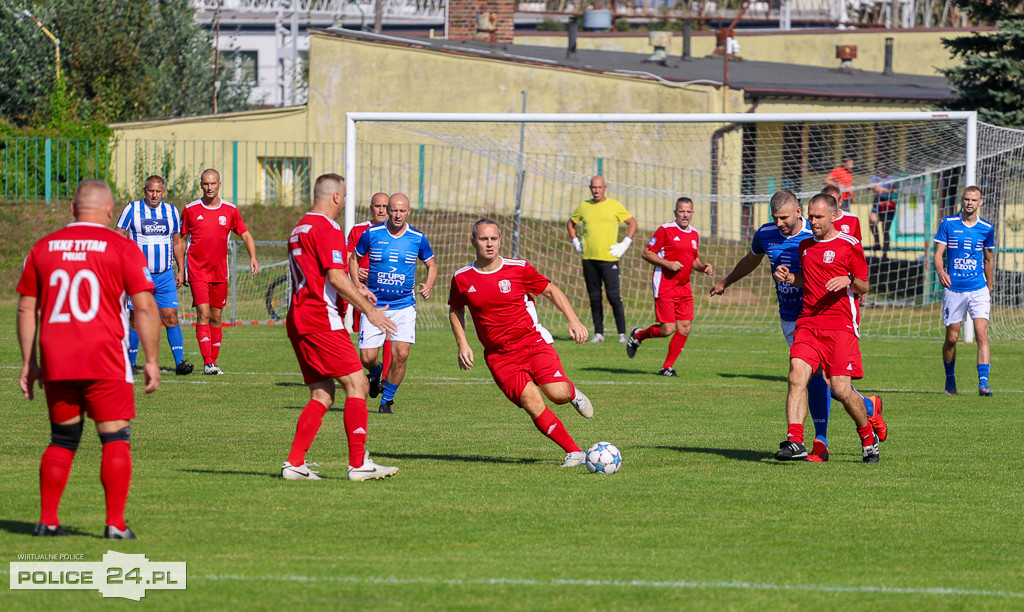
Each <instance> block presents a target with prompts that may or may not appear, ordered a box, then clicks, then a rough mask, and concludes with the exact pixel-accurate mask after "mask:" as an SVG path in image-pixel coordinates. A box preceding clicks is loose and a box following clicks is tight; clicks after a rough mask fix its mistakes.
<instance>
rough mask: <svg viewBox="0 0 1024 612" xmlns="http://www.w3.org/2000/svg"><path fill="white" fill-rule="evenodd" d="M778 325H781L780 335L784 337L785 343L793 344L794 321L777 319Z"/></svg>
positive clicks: (794, 334) (794, 333) (794, 335)
mask: <svg viewBox="0 0 1024 612" xmlns="http://www.w3.org/2000/svg"><path fill="white" fill-rule="evenodd" d="M779 325H781V326H782V335H783V336H785V337H786V343H787V344H789V346H793V338H794V337H796V321H787V320H785V319H779Z"/></svg>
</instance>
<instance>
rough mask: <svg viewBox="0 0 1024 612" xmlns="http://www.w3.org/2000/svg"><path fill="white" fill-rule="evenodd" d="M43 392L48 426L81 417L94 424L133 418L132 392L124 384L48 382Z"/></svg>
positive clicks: (133, 395) (70, 381)
mask: <svg viewBox="0 0 1024 612" xmlns="http://www.w3.org/2000/svg"><path fill="white" fill-rule="evenodd" d="M43 388H44V389H45V391H46V407H47V408H49V409H50V422H52V423H63V422H64V421H68V420H71V419H73V418H75V417H76V416H79V415H81V414H85V415H88V416H89V418H91V419H92V420H94V421H121V420H125V421H127V420H131V419H134V418H135V390H134V389H133V388H132V383H130V382H125V381H124V380H115V379H103V380H49V381H46V382H44V383H43Z"/></svg>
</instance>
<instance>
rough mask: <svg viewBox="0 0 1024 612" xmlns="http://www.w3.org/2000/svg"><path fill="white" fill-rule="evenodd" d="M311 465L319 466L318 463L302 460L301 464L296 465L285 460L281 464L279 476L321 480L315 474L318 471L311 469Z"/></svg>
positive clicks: (286, 478) (289, 478)
mask: <svg viewBox="0 0 1024 612" xmlns="http://www.w3.org/2000/svg"><path fill="white" fill-rule="evenodd" d="M313 466H316V467H320V464H319V463H309V462H308V461H304V462H302V465H297V466H296V465H292V464H290V463H288V462H287V461H285V462H284V465H282V466H281V478H284V479H285V480H322V478H320V477H319V476H317V474H319V473H320V472H316V471H313Z"/></svg>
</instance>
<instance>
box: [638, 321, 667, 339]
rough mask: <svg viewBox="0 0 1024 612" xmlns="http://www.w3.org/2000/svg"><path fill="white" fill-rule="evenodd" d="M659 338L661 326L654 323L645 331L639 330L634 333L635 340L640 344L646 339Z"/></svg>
mask: <svg viewBox="0 0 1024 612" xmlns="http://www.w3.org/2000/svg"><path fill="white" fill-rule="evenodd" d="M660 337H661V325H659V324H657V323H655V324H654V325H652V326H650V327H648V328H647V329H641V330H640V331H638V332H636V339H637V340H639V341H640V342H643V341H644V340H647V339H648V338H660Z"/></svg>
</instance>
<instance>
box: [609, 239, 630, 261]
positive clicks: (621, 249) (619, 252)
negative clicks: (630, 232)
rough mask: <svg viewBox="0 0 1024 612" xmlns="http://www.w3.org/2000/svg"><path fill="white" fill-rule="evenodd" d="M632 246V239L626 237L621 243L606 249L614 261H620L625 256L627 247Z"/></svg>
mask: <svg viewBox="0 0 1024 612" xmlns="http://www.w3.org/2000/svg"><path fill="white" fill-rule="evenodd" d="M631 244H633V239H632V238H630V237H629V236H626V237H625V238H623V239H622V242H616V243H615V244H613V245H612V246H610V247H608V253H609V254H610V255H611V256H612V257H614V258H615V259H621V258H622V256H623V255H625V254H626V249H628V248H629V245H631Z"/></svg>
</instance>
